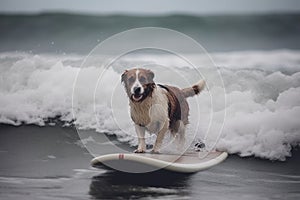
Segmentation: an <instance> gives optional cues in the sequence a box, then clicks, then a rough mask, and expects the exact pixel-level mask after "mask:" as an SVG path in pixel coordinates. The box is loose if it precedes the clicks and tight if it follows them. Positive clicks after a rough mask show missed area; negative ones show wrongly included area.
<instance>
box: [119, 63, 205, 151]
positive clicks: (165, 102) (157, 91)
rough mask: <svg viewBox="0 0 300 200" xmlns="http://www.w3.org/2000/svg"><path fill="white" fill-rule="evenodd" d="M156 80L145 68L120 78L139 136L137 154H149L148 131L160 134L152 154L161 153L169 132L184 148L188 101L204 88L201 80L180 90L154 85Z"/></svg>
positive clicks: (131, 71)
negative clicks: (147, 147)
mask: <svg viewBox="0 0 300 200" xmlns="http://www.w3.org/2000/svg"><path fill="white" fill-rule="evenodd" d="M153 78H154V73H153V72H152V71H150V70H147V69H142V68H139V69H130V70H126V71H125V72H124V73H123V74H122V77H121V82H122V83H123V84H124V86H125V90H126V93H127V95H128V97H129V105H130V112H131V118H132V120H133V121H134V123H135V130H136V133H137V136H138V148H137V149H136V150H135V151H134V152H135V153H144V152H145V151H146V143H145V131H146V130H147V131H149V132H150V133H156V134H157V138H156V141H155V144H154V147H153V150H152V152H153V153H158V152H159V150H160V148H161V145H162V141H163V138H164V136H165V134H166V132H167V131H168V130H170V132H171V133H172V135H173V136H175V137H176V138H179V141H181V145H182V143H183V142H184V140H185V126H186V125H187V124H188V115H189V105H188V102H187V101H186V98H187V97H192V96H194V95H196V94H199V93H200V91H201V90H203V88H204V86H205V82H204V81H203V80H201V81H199V82H198V83H196V84H195V85H193V86H192V87H188V88H184V89H180V88H177V87H174V86H168V85H159V84H155V83H154V81H153ZM177 134H178V135H177Z"/></svg>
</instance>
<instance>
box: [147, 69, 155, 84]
mask: <svg viewBox="0 0 300 200" xmlns="http://www.w3.org/2000/svg"><path fill="white" fill-rule="evenodd" d="M147 78H148V80H149V81H151V82H152V81H153V79H154V73H153V72H152V71H151V70H150V69H148V70H147Z"/></svg>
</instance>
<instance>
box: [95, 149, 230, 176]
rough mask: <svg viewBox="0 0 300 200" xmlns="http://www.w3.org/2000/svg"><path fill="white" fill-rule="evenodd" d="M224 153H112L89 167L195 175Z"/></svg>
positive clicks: (222, 156)
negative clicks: (163, 171) (164, 171)
mask: <svg viewBox="0 0 300 200" xmlns="http://www.w3.org/2000/svg"><path fill="white" fill-rule="evenodd" d="M227 156H228V154H227V153H226V152H220V151H213V152H186V153H185V154H183V155H176V154H151V153H143V154H139V153H113V154H106V155H102V156H98V157H95V158H94V159H93V160H92V161H91V165H92V166H93V167H96V168H99V167H100V168H101V167H108V168H111V169H115V170H119V171H124V172H131V173H145V172H150V171H155V170H159V169H164V170H167V171H172V172H180V173H195V172H198V171H202V170H205V169H208V168H210V167H213V166H215V165H217V164H219V163H221V162H222V161H223V160H225V159H226V158H227Z"/></svg>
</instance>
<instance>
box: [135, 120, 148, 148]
mask: <svg viewBox="0 0 300 200" xmlns="http://www.w3.org/2000/svg"><path fill="white" fill-rule="evenodd" d="M135 131H136V134H137V136H138V142H139V145H138V148H137V149H136V150H135V151H134V153H145V152H146V143H145V127H142V126H139V125H137V124H136V125H135Z"/></svg>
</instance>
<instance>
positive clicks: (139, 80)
mask: <svg viewBox="0 0 300 200" xmlns="http://www.w3.org/2000/svg"><path fill="white" fill-rule="evenodd" d="M153 78H154V73H153V72H152V71H151V70H147V69H141V68H139V69H130V70H126V71H125V72H124V73H123V74H122V77H121V82H122V83H124V86H125V89H126V92H127V95H128V97H129V98H130V99H131V100H132V101H134V102H141V101H143V100H144V99H146V98H147V97H148V96H151V94H152V91H153V89H154V88H155V83H154V82H153Z"/></svg>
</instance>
